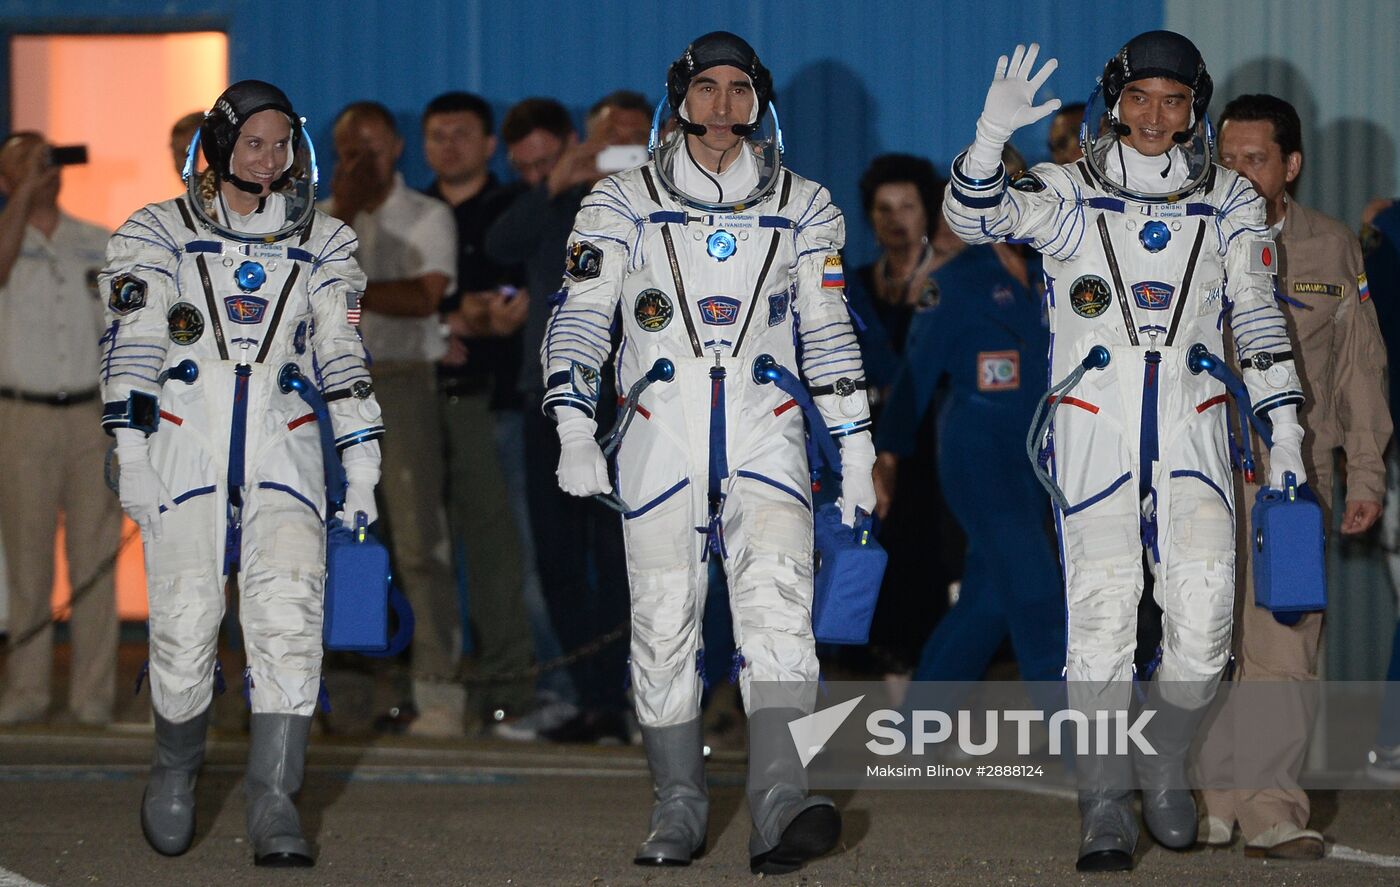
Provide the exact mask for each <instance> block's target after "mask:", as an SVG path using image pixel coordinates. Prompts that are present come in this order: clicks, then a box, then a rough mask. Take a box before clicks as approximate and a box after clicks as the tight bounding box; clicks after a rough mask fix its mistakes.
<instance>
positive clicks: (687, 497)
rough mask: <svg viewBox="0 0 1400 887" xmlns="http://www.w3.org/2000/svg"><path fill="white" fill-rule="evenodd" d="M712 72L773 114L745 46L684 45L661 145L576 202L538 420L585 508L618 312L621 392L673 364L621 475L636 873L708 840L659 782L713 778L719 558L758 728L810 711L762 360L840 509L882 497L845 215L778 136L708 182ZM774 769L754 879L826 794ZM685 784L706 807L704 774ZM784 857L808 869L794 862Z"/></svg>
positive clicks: (792, 557) (797, 582)
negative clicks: (642, 823) (697, 99)
mask: <svg viewBox="0 0 1400 887" xmlns="http://www.w3.org/2000/svg"><path fill="white" fill-rule="evenodd" d="M718 66H731V67H729V68H724V69H722V70H728V71H733V70H735V69H737V70H738V71H741V72H743V73H744V74H745V75H747V76H748V78H749V83H750V84H751V85H752V87H753V91H754V92H756V93H757V96H758V99H757V106H756V107H755V108H754V109H753V113H752V114H751V115H750V116H749V121H750V122H751V123H752V122H754V121H755V120H756V119H757V117H758V115H759V114H761V113H762V112H763V110H764V106H765V105H766V104H767V101H768V96H769V91H770V90H771V79H769V78H768V73H767V71H766V70H765V69H763V68H762V67H761V65H759V64H758V61H757V58H756V56H754V54H753V51H752V49H750V48H749V47H748V45H747V44H745V43H743V41H742V40H740V39H739V38H737V37H734V36H733V35H731V34H724V33H722V32H719V33H717V34H711V35H707V36H706V37H702V38H700V39H698V40H697V41H695V43H693V44H692V45H691V47H690V48H689V49H688V50H687V52H686V54H685V55H684V56H682V58H681V60H679V61H678V62H677V63H676V65H674V66H673V67H672V72H671V76H670V78H669V79H670V81H671V84H670V86H671V88H670V96H669V98H668V101H669V102H670V107H671V109H672V110H673V112H674V113H675V114H676V115H677V118H678V119H679V120H680V121H681V125H680V126H679V127H678V128H677V130H676V131H675V132H674V133H673V134H672V136H671V137H670V138H669V139H667V140H665V144H661V139H660V138H659V134H658V132H654V133H653V142H654V150H653V159H652V160H651V161H650V162H648V163H647V164H646V165H644V166H642V167H640V168H637V169H632V170H628V171H626V172H623V173H619V174H616V175H613V176H609V177H607V178H605V179H603V180H602V181H601V182H599V183H598V185H597V186H596V188H595V189H594V191H593V192H592V193H590V194H589V195H588V196H587V197H586V198H585V199H584V201H583V205H582V208H581V209H580V211H579V213H578V216H577V219H576V221H575V224H574V230H573V232H572V234H571V236H570V238H569V255H568V262H567V271H566V276H565V279H564V289H563V291H562V292H561V293H560V294H558V296H557V298H558V299H559V300H560V301H559V304H558V307H557V308H556V309H555V310H554V312H553V314H552V316H551V318H550V323H549V328H548V332H547V335H546V337H545V342H544V346H543V349H542V354H541V359H542V363H543V367H544V374H545V379H546V387H547V389H548V390H547V392H546V395H545V400H544V404H543V406H544V409H545V410H546V411H548V412H552V413H553V414H554V416H555V418H556V419H557V420H558V421H559V423H560V437H561V440H562V441H563V444H564V447H563V449H564V455H563V457H562V459H561V466H560V480H561V486H563V488H564V489H565V490H566V491H567V492H571V493H575V494H579V495H587V494H591V493H596V492H600V491H602V490H604V489H606V488H607V487H608V485H609V484H608V479H607V478H606V476H603V469H602V467H601V466H602V462H601V457H600V456H599V455H598V451H597V447H596V445H595V444H594V443H593V434H594V431H595V428H594V423H593V420H592V418H591V417H592V416H593V411H594V405H595V401H596V398H597V390H598V385H597V377H598V373H599V372H600V368H601V367H602V366H603V364H604V363H605V362H606V361H607V359H608V357H609V355H610V352H611V350H612V341H611V334H610V329H611V327H612V325H613V321H614V317H615V316H616V315H617V313H618V312H619V311H620V313H621V344H620V345H619V346H618V348H617V354H616V356H615V360H616V372H617V383H618V384H617V390H618V391H619V392H626V391H628V390H629V389H630V388H631V387H632V386H633V385H634V383H636V382H637V381H638V380H639V379H641V378H642V377H643V376H645V375H646V374H647V373H648V372H649V371H651V370H652V368H653V366H654V364H655V363H656V361H658V360H659V359H663V358H664V359H666V360H668V361H670V362H671V364H672V365H673V367H674V371H673V373H672V374H671V375H672V378H670V380H669V381H658V382H656V383H655V384H652V385H651V386H650V387H648V388H647V389H646V390H645V392H644V394H643V395H642V396H641V398H640V401H639V407H638V410H637V415H636V417H635V421H633V422H632V423H631V425H630V427H629V428H628V430H627V432H626V435H625V437H624V438H623V439H622V441H621V444H620V447H619V448H618V450H617V458H616V470H615V475H614V478H613V484H614V485H615V486H616V490H617V495H618V498H619V499H620V502H621V504H622V505H623V507H624V508H625V509H626V510H625V511H624V513H623V521H624V533H625V539H626V545H627V566H628V574H629V578H630V584H631V595H632V643H631V675H632V686H633V691H634V693H635V696H636V705H637V715H638V719H639V720H640V722H641V725H642V728H643V735H644V739H645V741H646V744H647V750H648V756H649V759H650V760H651V763H652V770H653V773H654V775H655V776H656V781H657V794H658V810H657V813H656V815H654V817H653V826H654V828H653V833H652V837H651V838H650V839H649V840H648V843H647V844H644V845H643V849H642V852H641V853H639V854H638V857H637V861H638V862H651V863H662V862H664V863H676V862H688V861H689V860H690V858H691V855H692V853H693V852H694V851H695V850H696V849H697V848H698V847H699V845H700V843H701V842H703V836H704V822H703V819H704V814H703V809H701V807H702V806H703V805H702V804H701V802H700V800H699V799H692V800H694V801H695V803H696V805H697V806H695V807H693V808H692V809H691V811H690V814H689V815H688V817H686V816H683V817H681V818H682V819H684V820H686V821H685V822H684V823H683V824H681V825H679V826H677V825H676V824H675V823H671V824H670V825H669V826H668V823H667V818H666V814H665V807H666V797H667V792H668V791H669V788H668V786H669V787H670V788H674V787H675V782H676V780H677V779H679V778H680V777H679V776H677V775H676V774H675V773H673V772H668V771H675V770H677V769H679V770H681V771H686V772H689V773H691V775H692V776H693V775H694V771H698V770H699V768H700V766H701V760H700V757H699V756H700V728H699V715H700V695H701V689H702V688H701V682H700V676H699V674H698V673H697V662H698V659H699V654H700V649H701V636H700V635H701V615H702V613H703V608H704V601H705V595H706V589H707V575H708V574H707V569H706V561H707V559H708V558H709V557H711V556H718V557H720V558H722V559H723V563H724V565H725V568H726V571H727V573H728V577H729V591H730V597H731V606H732V609H733V612H734V636H735V643H736V645H737V647H738V649H739V652H738V653H737V654H736V656H738V657H742V658H741V659H740V660H739V665H740V666H741V671H740V687H741V690H742V691H743V695H744V699H745V704H746V707H747V708H748V709H749V710H750V713H751V716H753V717H757V718H759V720H762V719H763V718H762V717H761V716H760V715H759V713H758V712H757V711H756V709H760V708H768V707H772V708H777V707H778V706H777V705H775V702H774V701H768V700H769V697H768V695H767V693H766V692H758V693H755V692H751V690H752V688H753V682H771V684H770V683H765V684H764V685H763V686H765V687H768V686H772V687H782V688H786V690H782V691H777V692H776V693H775V694H774V696H775V697H781V704H782V707H784V708H785V709H787V710H788V711H789V712H791V711H793V710H796V711H801V712H807V711H810V710H811V707H812V705H813V704H814V702H815V688H816V681H817V678H818V664H817V658H816V653H815V649H814V640H813V635H812V627H811V603H812V592H813V549H812V545H813V542H812V540H813V518H812V504H811V493H810V490H811V480H810V474H809V468H808V460H807V453H806V443H805V433H804V423H803V411H802V410H801V409H799V408H797V407H796V404H795V403H794V401H793V399H792V398H791V397H789V396H788V394H786V393H784V392H783V391H782V390H780V389H779V388H778V387H777V386H776V385H774V384H769V383H767V382H766V380H761V379H760V378H759V377H757V376H756V374H755V362H756V361H758V360H759V358H760V357H761V356H764V355H766V356H767V357H769V358H771V359H773V360H774V361H776V362H777V364H779V365H781V366H782V367H785V368H787V369H788V370H790V371H791V372H793V373H798V372H799V371H800V373H801V375H802V377H803V378H805V380H806V382H807V383H808V384H809V385H810V386H811V388H810V391H811V392H812V394H813V395H814V400H815V401H816V403H817V406H818V409H819V411H820V413H821V415H822V418H823V420H824V422H825V424H826V426H827V428H828V429H830V431H831V433H832V434H834V435H837V436H838V437H839V441H840V442H841V444H842V450H843V460H842V461H843V463H844V464H843V468H844V472H845V474H846V476H847V477H848V480H847V482H846V486H845V488H844V504H845V507H846V508H847V509H848V512H849V511H853V510H854V508H855V507H856V506H857V505H859V506H861V507H864V508H866V509H869V508H870V507H871V506H872V505H873V491H871V492H869V493H867V492H864V491H869V490H870V489H871V487H870V479H869V475H870V465H871V464H872V461H873V452H869V451H870V449H871V448H870V442H869V437H870V435H869V432H868V427H869V424H870V419H869V409H868V405H867V402H866V397H865V390H864V388H865V384H864V374H863V372H862V367H861V360H860V352H859V349H858V347H857V344H856V338H855V335H854V333H853V331H852V327H851V321H850V316H849V312H848V309H847V307H846V302H845V298H844V291H843V288H842V287H843V278H842V268H841V260H840V257H839V255H838V252H837V251H838V250H839V249H840V248H841V246H842V244H843V242H844V238H845V232H844V223H843V219H842V215H841V212H840V210H838V209H837V208H836V207H835V206H834V205H833V204H832V202H831V197H830V195H829V194H828V192H827V191H826V189H825V188H822V187H821V186H819V185H817V184H816V183H814V182H811V181H808V180H806V179H804V178H802V177H801V176H798V175H795V174H793V173H791V172H790V171H787V170H785V169H783V168H782V167H781V163H780V162H779V152H780V148H778V149H777V150H772V149H773V148H775V147H776V144H775V140H780V138H781V136H780V134H778V133H776V132H773V133H772V134H771V135H772V137H773V138H770V140H769V142H768V148H769V149H770V150H769V151H768V153H766V154H764V153H763V152H762V151H760V150H759V149H758V147H756V145H755V142H754V141H752V140H750V141H745V140H740V142H739V144H740V147H739V148H738V149H737V150H738V152H739V154H738V156H737V158H736V159H734V160H733V161H732V162H731V163H730V164H729V165H728V166H727V167H725V168H724V170H723V171H722V172H715V171H714V170H712V169H703V168H701V167H700V166H699V165H698V163H697V161H696V160H695V158H694V155H693V154H692V152H691V151H690V149H689V148H688V147H687V139H689V138H691V137H692V136H691V135H690V133H691V132H692V131H693V130H694V129H699V131H700V132H701V133H703V132H704V129H703V128H701V127H697V126H695V124H692V123H690V122H689V120H688V119H687V118H686V116H685V114H686V112H685V101H686V91H687V88H688V86H689V84H690V83H691V81H692V79H694V78H697V77H700V76H701V75H702V72H710V73H713V72H714V71H715V70H716V69H717V67H718ZM715 76H717V77H718V78H719V79H720V80H723V79H724V76H725V75H724V74H722V73H721V74H716V75H715ZM722 86H723V85H722ZM662 110H663V109H661V108H659V109H658V127H657V130H659V129H660V122H661V121H662V120H664V117H663V116H662ZM710 125H711V126H714V125H715V124H714V123H711V124H710ZM777 143H778V144H780V141H779V142H777ZM812 431H813V433H817V434H821V433H826V432H825V430H824V429H821V428H815V429H812ZM571 447H572V448H574V450H575V451H576V452H580V453H581V456H580V457H579V458H581V459H582V460H583V464H582V471H581V472H580V473H577V474H576V473H574V472H572V471H571V470H570V465H569V464H568V463H570V462H571V460H573V457H571V455H570V450H571ZM867 454H868V455H867ZM589 460H592V461H591V463H590V461H589ZM590 464H591V465H593V466H596V467H597V474H598V475H599V476H595V475H594V472H593V471H592V470H591V469H590ZM579 477H581V480H579V479H578V478H579ZM779 682H781V683H779ZM782 732H784V733H785V732H786V731H785V730H784V731H782ZM751 736H752V734H751ZM786 742H787V745H788V746H789V747H790V746H791V744H792V743H791V740H790V739H787V740H786ZM770 744H771V743H770ZM774 754H775V755H776V756H778V757H782V756H783V755H784V754H785V752H784V751H782V750H777V751H775V752H774ZM755 757H757V758H759V764H757V765H754V761H753V759H754V758H755ZM770 757H771V756H770ZM762 760H763V755H762V754H759V753H757V751H756V750H755V749H753V740H752V739H751V768H750V772H751V777H750V805H751V808H752V812H753V813H754V820H755V839H754V840H753V841H751V845H750V850H751V854H752V855H753V857H754V861H753V865H754V866H755V870H756V871H758V870H765V871H766V870H773V871H776V870H778V869H777V868H771V869H770V868H765V867H764V866H765V865H773V864H776V863H777V862H778V860H777V859H776V858H773V857H788V856H791V855H792V854H791V853H790V852H789V851H788V849H786V848H784V847H783V846H782V841H781V838H782V836H783V835H784V830H785V829H786V828H787V827H788V826H789V825H790V824H791V823H792V822H793V820H794V818H795V817H797V816H798V815H799V814H801V813H803V812H804V804H810V803H811V802H817V801H819V799H815V798H813V799H807V800H805V801H804V800H803V798H804V796H805V782H803V781H802V779H801V772H800V771H801V767H800V765H798V766H797V768H796V772H792V771H791V769H787V770H784V769H783V767H785V766H786V764H787V763H788V760H787V759H786V758H784V760H783V762H781V763H773V762H771V761H770V764H769V766H770V768H771V772H770V773H769V774H768V777H767V780H768V781H767V783H766V788H764V789H762V790H757V789H756V782H755V777H754V772H755V766H757V768H758V769H760V770H761V769H762V765H761V762H762ZM794 760H795V759H794ZM780 771H781V772H780ZM672 777H675V778H672ZM759 781H760V782H761V781H762V779H761V778H760V780H759ZM779 783H783V784H785V785H786V788H782V787H780V786H779V785H778V784H779ZM692 789H693V790H695V791H698V792H699V793H700V794H703V774H702V775H701V776H700V777H699V785H698V786H694V785H692ZM765 791H766V792H767V794H766V795H765V794H764V792H765ZM822 803H825V804H828V805H829V803H830V802H828V801H824V799H823V800H822ZM825 809H826V810H829V811H830V814H831V816H833V817H834V815H835V811H834V809H831V808H830V807H827V808H825ZM821 815H823V816H825V815H826V814H825V813H823V814H821ZM827 827H828V828H829V827H830V823H829V822H828V825H827ZM668 828H670V829H671V833H670V835H669V837H668V836H667V831H668ZM836 828H838V829H839V820H838V821H837V825H836ZM798 831H801V829H800V828H799V829H798ZM834 838H835V835H834V834H833V835H832V841H833V842H834ZM821 852H824V850H822V851H821ZM770 853H771V854H772V856H771V857H770V856H765V854H770ZM810 855H816V854H814V853H810V852H809V853H808V854H807V856H810ZM802 858H806V857H802ZM792 861H793V862H794V864H793V865H792V867H796V866H795V863H800V861H801V858H798V859H795V860H792ZM782 870H790V868H783V869H782Z"/></svg>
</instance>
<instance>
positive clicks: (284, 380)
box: [277, 363, 306, 394]
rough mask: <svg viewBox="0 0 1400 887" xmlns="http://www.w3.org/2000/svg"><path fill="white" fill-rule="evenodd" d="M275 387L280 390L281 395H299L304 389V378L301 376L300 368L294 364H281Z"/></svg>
mask: <svg viewBox="0 0 1400 887" xmlns="http://www.w3.org/2000/svg"><path fill="white" fill-rule="evenodd" d="M277 387H278V388H281V389H282V393H283V394H291V393H292V392H293V391H296V392H298V393H300V392H301V391H302V390H303V389H305V388H306V377H305V376H303V375H302V374H301V367H299V366H297V365H296V364H294V363H284V364H282V369H280V370H278V371H277Z"/></svg>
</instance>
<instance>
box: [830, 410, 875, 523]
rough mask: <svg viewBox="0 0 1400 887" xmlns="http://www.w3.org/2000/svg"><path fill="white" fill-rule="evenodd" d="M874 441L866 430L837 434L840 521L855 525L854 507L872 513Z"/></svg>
mask: <svg viewBox="0 0 1400 887" xmlns="http://www.w3.org/2000/svg"><path fill="white" fill-rule="evenodd" d="M874 468H875V443H874V441H872V440H871V438H870V432H868V431H862V432H860V433H859V434H849V435H847V436H845V437H843V438H841V498H840V499H838V500H836V501H837V505H838V507H840V509H841V523H843V524H845V525H846V526H848V527H854V526H855V525H856V509H857V508H859V509H860V510H861V511H864V512H865V513H866V514H874V513H875V472H874Z"/></svg>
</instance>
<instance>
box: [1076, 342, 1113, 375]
mask: <svg viewBox="0 0 1400 887" xmlns="http://www.w3.org/2000/svg"><path fill="white" fill-rule="evenodd" d="M1109 357H1110V355H1109V353H1108V349H1107V348H1105V347H1104V346H1102V345H1095V346H1094V347H1093V348H1090V349H1089V353H1088V354H1086V355H1085V356H1084V359H1083V360H1082V361H1080V365H1081V366H1083V367H1084V369H1086V370H1101V369H1103V368H1104V367H1106V366H1108V361H1109Z"/></svg>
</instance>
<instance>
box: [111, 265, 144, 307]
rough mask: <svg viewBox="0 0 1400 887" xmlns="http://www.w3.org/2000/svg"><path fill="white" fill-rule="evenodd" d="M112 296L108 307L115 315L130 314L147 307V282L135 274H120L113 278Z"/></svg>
mask: <svg viewBox="0 0 1400 887" xmlns="http://www.w3.org/2000/svg"><path fill="white" fill-rule="evenodd" d="M111 286H112V294H111V296H110V297H109V298H108V299H107V307H109V308H111V309H112V313H113V314H120V315H125V314H130V313H131V312H133V311H136V310H138V309H140V308H144V307H146V281H144V280H142V279H141V278H139V277H137V276H136V275H135V274H119V275H117V276H116V277H114V278H112V284H111Z"/></svg>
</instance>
